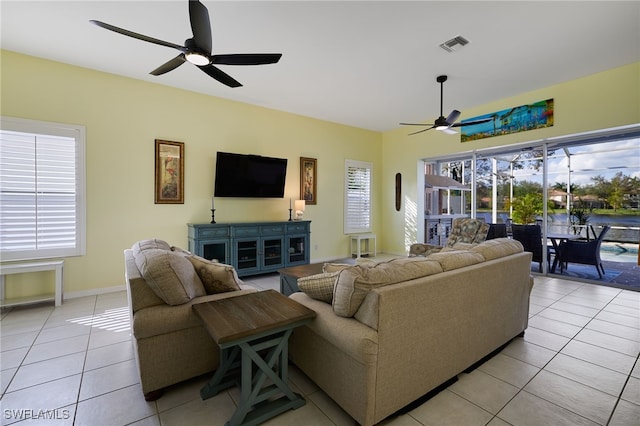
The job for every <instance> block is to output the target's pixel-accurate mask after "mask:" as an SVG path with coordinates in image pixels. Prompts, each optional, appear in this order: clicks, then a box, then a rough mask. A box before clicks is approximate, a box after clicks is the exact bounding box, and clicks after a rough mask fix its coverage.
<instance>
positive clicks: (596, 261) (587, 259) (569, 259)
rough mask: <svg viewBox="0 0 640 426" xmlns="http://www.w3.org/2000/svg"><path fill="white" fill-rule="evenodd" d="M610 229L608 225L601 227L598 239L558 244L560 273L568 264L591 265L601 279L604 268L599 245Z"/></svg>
mask: <svg viewBox="0 0 640 426" xmlns="http://www.w3.org/2000/svg"><path fill="white" fill-rule="evenodd" d="M609 229H611V226H610V225H605V226H603V227H602V231H601V232H600V235H598V238H596V239H595V240H591V241H582V240H568V241H564V242H563V243H561V244H560V253H559V255H560V272H562V271H563V270H564V268H568V264H569V263H580V264H582V265H593V266H595V267H596V269H597V270H598V276H599V277H600V279H602V275H604V273H605V272H604V266H602V260H600V245H601V244H602V239H603V238H604V236H605V235H606V233H607V232H609Z"/></svg>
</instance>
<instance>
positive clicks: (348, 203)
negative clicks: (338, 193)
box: [344, 160, 373, 234]
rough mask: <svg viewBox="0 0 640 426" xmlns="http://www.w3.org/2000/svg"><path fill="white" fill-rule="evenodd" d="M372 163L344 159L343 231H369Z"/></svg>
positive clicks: (350, 232) (349, 232)
mask: <svg viewBox="0 0 640 426" xmlns="http://www.w3.org/2000/svg"><path fill="white" fill-rule="evenodd" d="M372 170H373V165H372V164H371V163H365V162H362V161H353V160H346V163H345V199H344V209H345V210H344V233H345V234H355V233H362V232H371V174H372Z"/></svg>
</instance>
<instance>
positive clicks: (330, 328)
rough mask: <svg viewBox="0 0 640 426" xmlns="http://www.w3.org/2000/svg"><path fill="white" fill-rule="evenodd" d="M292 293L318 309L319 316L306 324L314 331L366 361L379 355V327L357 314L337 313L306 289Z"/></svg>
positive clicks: (291, 296)
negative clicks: (356, 317) (369, 323)
mask: <svg viewBox="0 0 640 426" xmlns="http://www.w3.org/2000/svg"><path fill="white" fill-rule="evenodd" d="M289 297H290V298H291V299H293V300H295V301H296V302H298V303H301V304H302V305H304V306H306V307H307V308H309V309H311V310H313V311H314V312H315V313H316V317H315V318H314V319H313V320H312V321H311V322H309V323H307V324H306V326H307V327H309V329H311V331H313V332H314V333H316V334H317V335H319V336H321V337H322V338H324V339H325V340H327V341H328V342H330V343H331V344H333V345H334V346H336V347H338V348H340V350H342V351H343V352H345V353H347V354H348V355H349V356H351V357H352V358H354V359H356V360H358V361H360V362H362V363H366V364H368V363H371V361H372V359H375V358H376V357H377V354H378V333H377V332H376V330H373V329H372V328H370V327H368V326H366V325H364V324H362V323H361V322H360V321H358V320H356V319H355V318H344V317H340V316H338V315H336V314H335V313H334V312H333V308H332V306H331V305H330V304H328V303H325V302H321V301H319V300H315V299H312V298H311V297H309V296H307V295H306V294H304V293H302V292H298V293H293V294H292V295H290V296H289ZM294 332H295V331H294Z"/></svg>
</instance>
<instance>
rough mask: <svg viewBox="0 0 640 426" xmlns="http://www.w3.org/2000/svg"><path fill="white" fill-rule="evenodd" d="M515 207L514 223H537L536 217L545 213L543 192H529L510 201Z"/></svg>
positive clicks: (511, 205) (510, 204)
mask: <svg viewBox="0 0 640 426" xmlns="http://www.w3.org/2000/svg"><path fill="white" fill-rule="evenodd" d="M508 204H509V206H510V207H513V217H512V219H513V223H519V224H523V225H527V224H532V223H536V219H537V218H538V217H539V216H542V214H543V213H544V208H543V207H544V203H543V200H542V194H539V193H528V194H525V195H524V196H522V197H517V198H514V199H512V200H511V202H510V203H508Z"/></svg>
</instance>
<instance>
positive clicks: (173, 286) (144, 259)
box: [134, 248, 206, 305]
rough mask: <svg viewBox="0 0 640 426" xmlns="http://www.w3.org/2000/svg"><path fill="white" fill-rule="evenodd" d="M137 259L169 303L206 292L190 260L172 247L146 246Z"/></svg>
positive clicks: (162, 296) (152, 284) (151, 283)
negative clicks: (171, 248)
mask: <svg viewBox="0 0 640 426" xmlns="http://www.w3.org/2000/svg"><path fill="white" fill-rule="evenodd" d="M134 259H135V262H136V266H137V267H138V269H139V270H140V273H141V274H142V276H143V277H144V279H145V281H146V282H147V284H148V285H149V287H151V289H152V290H153V292H154V293H155V294H156V295H157V296H158V297H159V298H160V299H162V300H163V301H164V302H165V303H166V304H168V305H181V304H183V303H187V302H188V301H190V300H191V299H193V298H194V297H198V296H204V295H205V294H206V293H205V290H204V286H203V285H202V281H200V278H199V277H198V274H196V270H195V269H194V267H193V265H192V264H191V262H189V261H188V260H187V259H186V258H185V257H184V256H182V255H180V254H177V253H174V252H172V251H171V250H170V249H166V250H165V249H159V248H157V249H145V250H143V251H141V252H139V253H138V255H134Z"/></svg>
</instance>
